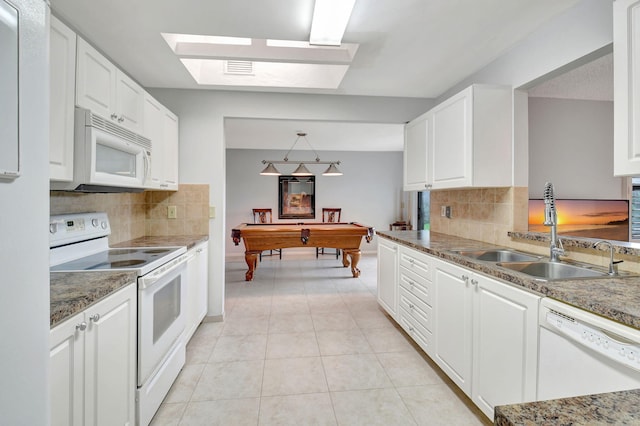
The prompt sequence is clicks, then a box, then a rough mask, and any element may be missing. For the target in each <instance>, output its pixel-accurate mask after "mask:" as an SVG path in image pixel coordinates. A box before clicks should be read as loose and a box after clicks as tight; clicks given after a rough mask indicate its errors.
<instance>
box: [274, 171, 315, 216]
mask: <svg viewBox="0 0 640 426" xmlns="http://www.w3.org/2000/svg"><path fill="white" fill-rule="evenodd" d="M315 191H316V177H315V176H278V218H279V219H315V217H316V193H315Z"/></svg>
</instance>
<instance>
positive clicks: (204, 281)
mask: <svg viewBox="0 0 640 426" xmlns="http://www.w3.org/2000/svg"><path fill="white" fill-rule="evenodd" d="M208 244H209V243H208V242H204V243H201V244H198V245H197V246H195V247H194V248H192V249H191V250H189V256H190V257H189V261H188V263H187V279H188V284H187V304H186V306H187V325H186V328H185V342H189V340H190V339H191V337H192V336H193V333H195V331H196V329H197V328H198V325H200V322H202V320H203V319H204V317H205V316H206V315H207V307H208V306H207V305H208V304H207V301H208V294H209V288H208V287H209V264H208V262H209V248H208Z"/></svg>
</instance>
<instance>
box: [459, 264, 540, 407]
mask: <svg viewBox="0 0 640 426" xmlns="http://www.w3.org/2000/svg"><path fill="white" fill-rule="evenodd" d="M471 279H472V285H473V291H474V298H473V380H472V383H473V384H472V400H473V402H474V403H475V404H476V405H477V406H478V407H480V409H481V410H482V411H483V412H484V413H485V414H486V415H487V416H488V417H489V418H490V419H493V417H494V416H493V409H494V407H495V406H496V405H503V404H514V403H521V402H527V401H533V400H535V398H536V369H537V356H538V350H537V349H538V344H537V336H538V334H537V333H538V303H539V300H540V297H539V296H537V295H534V294H532V293H529V292H526V291H524V290H520V289H518V288H515V287H513V286H510V285H508V284H504V283H501V282H499V281H496V280H494V279H491V278H489V277H485V276H482V275H478V274H474V275H473V276H472V278H471Z"/></svg>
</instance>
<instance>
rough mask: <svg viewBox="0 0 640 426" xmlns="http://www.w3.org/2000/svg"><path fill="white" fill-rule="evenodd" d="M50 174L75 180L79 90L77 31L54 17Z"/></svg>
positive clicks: (54, 177) (51, 37)
mask: <svg viewBox="0 0 640 426" xmlns="http://www.w3.org/2000/svg"><path fill="white" fill-rule="evenodd" d="M49 47H50V68H49V79H50V84H49V95H50V103H49V114H50V120H49V135H50V139H49V177H50V179H51V180H56V181H71V180H73V118H74V116H73V114H74V103H75V102H74V100H75V93H76V34H75V33H74V32H73V31H72V30H71V29H69V27H67V26H66V25H64V24H63V23H62V22H60V21H59V20H58V19H56V17H55V16H53V15H52V16H51V27H50V37H49Z"/></svg>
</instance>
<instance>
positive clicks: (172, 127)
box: [163, 108, 180, 191]
mask: <svg viewBox="0 0 640 426" xmlns="http://www.w3.org/2000/svg"><path fill="white" fill-rule="evenodd" d="M179 133H180V132H179V121H178V116H176V115H175V114H174V113H172V112H171V111H169V110H168V109H166V108H165V111H164V163H163V168H164V182H163V188H164V189H169V190H174V191H177V190H178V180H179V179H178V173H179V171H178V164H179V138H180V135H179Z"/></svg>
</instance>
